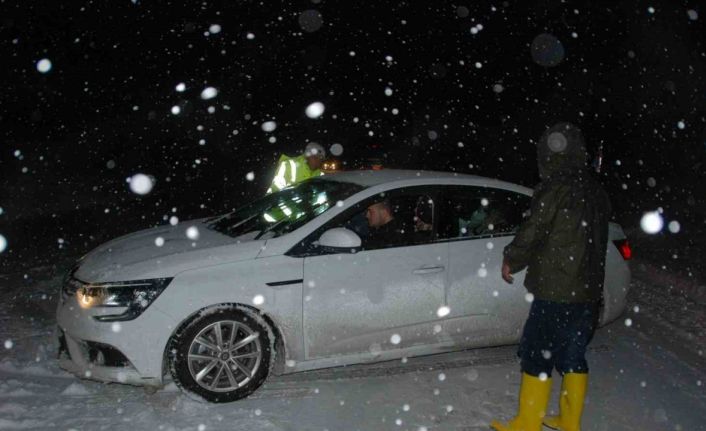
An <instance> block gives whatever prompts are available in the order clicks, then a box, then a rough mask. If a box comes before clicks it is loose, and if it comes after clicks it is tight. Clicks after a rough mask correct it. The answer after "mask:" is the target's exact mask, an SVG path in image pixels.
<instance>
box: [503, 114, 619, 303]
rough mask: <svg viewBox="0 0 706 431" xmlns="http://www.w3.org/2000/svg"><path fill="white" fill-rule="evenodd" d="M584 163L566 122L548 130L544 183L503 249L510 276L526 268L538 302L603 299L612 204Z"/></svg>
mask: <svg viewBox="0 0 706 431" xmlns="http://www.w3.org/2000/svg"><path fill="white" fill-rule="evenodd" d="M586 158H587V156H586V148H585V145H584V141H583V137H582V135H581V131H580V130H579V129H578V128H577V127H575V126H573V125H571V124H569V123H560V124H557V125H555V126H553V127H551V128H549V129H548V130H547V131H546V132H545V133H544V135H542V137H541V138H540V140H539V142H538V143H537V161H538V165H539V175H540V178H541V180H542V181H541V183H540V184H539V185H538V186H537V188H536V189H535V191H534V196H533V197H532V208H531V214H530V216H529V218H528V219H527V220H525V221H524V222H523V223H522V225H521V226H520V228H519V230H518V232H517V235H516V236H515V239H514V240H513V241H512V242H511V243H510V244H508V246H507V247H505V250H504V255H505V261H506V262H507V263H508V265H509V266H510V272H512V273H515V272H518V271H521V270H522V269H524V268H525V267H527V275H526V277H525V287H526V288H527V290H528V291H529V292H530V293H532V294H533V295H534V297H535V298H537V299H543V300H548V301H555V302H570V303H577V302H594V301H599V300H600V299H601V295H602V291H603V278H604V275H605V256H606V247H607V242H608V218H609V214H610V202H609V200H608V195H607V194H606V193H605V191H604V190H603V188H602V187H601V185H600V184H599V183H598V182H597V181H596V180H595V179H594V178H593V176H592V175H591V174H590V173H589V171H588V169H587V166H586Z"/></svg>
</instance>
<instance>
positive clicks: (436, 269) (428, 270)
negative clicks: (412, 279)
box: [412, 266, 446, 275]
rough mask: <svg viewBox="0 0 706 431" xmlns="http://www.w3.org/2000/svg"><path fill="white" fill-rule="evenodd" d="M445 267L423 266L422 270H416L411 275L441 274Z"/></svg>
mask: <svg viewBox="0 0 706 431" xmlns="http://www.w3.org/2000/svg"><path fill="white" fill-rule="evenodd" d="M445 269H446V267H444V266H425V267H423V268H417V269H415V270H414V271H412V274H417V275H420V274H434V273H436V272H441V271H443V270H445Z"/></svg>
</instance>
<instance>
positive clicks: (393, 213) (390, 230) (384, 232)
mask: <svg viewBox="0 0 706 431" xmlns="http://www.w3.org/2000/svg"><path fill="white" fill-rule="evenodd" d="M434 206H435V199H434V197H433V196H432V195H430V194H428V193H424V192H422V193H415V192H406V193H405V192H402V193H399V192H398V193H394V194H391V195H389V196H380V197H378V198H376V199H372V200H370V201H369V202H367V203H366V204H365V205H363V207H364V208H363V213H364V214H365V220H364V221H365V224H366V226H365V227H366V233H365V234H364V235H363V236H361V240H362V247H363V249H364V250H377V249H383V248H393V247H406V246H411V245H419V244H426V243H429V242H431V241H432V240H433V235H434V210H435V208H434ZM388 215H389V217H387V216H388ZM355 217H356V216H354V218H355ZM357 217H359V216H357ZM354 230H355V229H354ZM359 235H360V233H359Z"/></svg>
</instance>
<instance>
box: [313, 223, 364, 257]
mask: <svg viewBox="0 0 706 431" xmlns="http://www.w3.org/2000/svg"><path fill="white" fill-rule="evenodd" d="M318 244H319V247H325V248H327V249H330V250H331V251H332V252H335V253H355V252H357V251H360V247H361V244H362V241H361V240H360V237H359V236H358V234H356V233H355V232H353V231H352V230H350V229H346V228H344V227H336V228H333V229H329V230H327V231H326V232H324V233H323V234H322V235H321V237H320V238H319V242H318Z"/></svg>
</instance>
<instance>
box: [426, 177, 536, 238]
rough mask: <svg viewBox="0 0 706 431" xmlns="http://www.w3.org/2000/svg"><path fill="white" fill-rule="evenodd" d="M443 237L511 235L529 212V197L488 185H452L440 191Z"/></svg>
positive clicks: (440, 233)
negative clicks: (442, 208)
mask: <svg viewBox="0 0 706 431" xmlns="http://www.w3.org/2000/svg"><path fill="white" fill-rule="evenodd" d="M442 201H443V202H442V203H443V206H444V211H443V213H444V218H443V220H442V221H441V223H440V226H439V237H440V238H443V239H457V238H479V237H489V236H502V235H512V234H514V233H515V232H516V231H517V229H518V228H519V226H520V224H521V223H522V220H523V219H524V218H525V217H526V216H527V215H528V214H529V212H528V211H529V207H530V203H531V198H530V197H529V196H527V195H523V194H521V193H516V192H511V191H509V190H503V189H496V188H490V187H473V186H454V187H447V188H446V189H445V191H444V193H443V197H442Z"/></svg>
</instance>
